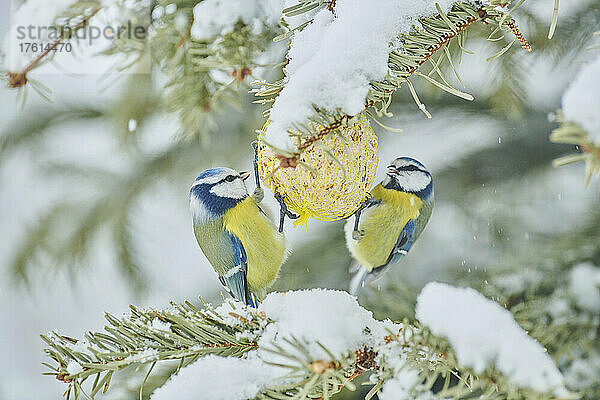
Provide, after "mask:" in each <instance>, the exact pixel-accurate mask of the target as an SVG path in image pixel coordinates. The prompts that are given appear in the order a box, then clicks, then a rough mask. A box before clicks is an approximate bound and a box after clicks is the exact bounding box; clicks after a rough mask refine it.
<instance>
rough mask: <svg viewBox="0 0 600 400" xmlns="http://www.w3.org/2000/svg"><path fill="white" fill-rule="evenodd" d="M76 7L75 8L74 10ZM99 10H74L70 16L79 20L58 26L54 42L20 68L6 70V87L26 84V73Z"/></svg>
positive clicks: (16, 87)
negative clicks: (58, 34) (73, 13)
mask: <svg viewBox="0 0 600 400" xmlns="http://www.w3.org/2000/svg"><path fill="white" fill-rule="evenodd" d="M77 9H78V8H76V10H77ZM100 10H101V8H100V7H96V8H93V9H92V10H91V11H90V12H89V13H88V12H85V11H84V12H83V13H81V12H76V13H75V15H71V18H73V17H80V19H81V21H80V22H78V23H77V24H75V25H74V26H70V25H63V26H61V27H60V28H59V30H60V32H61V36H60V37H59V38H58V39H56V40H55V41H54V42H52V43H50V44H49V45H47V46H46V47H45V48H44V51H43V52H41V53H40V54H39V55H37V56H36V57H35V58H34V59H33V60H32V61H31V62H29V64H27V65H26V66H25V67H24V68H23V69H22V70H20V71H16V72H11V71H9V72H7V73H6V75H7V79H8V82H7V85H8V87H9V88H11V89H18V88H22V87H24V86H25V85H27V83H28V82H29V80H28V78H27V74H29V72H31V71H32V70H34V69H35V68H37V67H39V66H40V65H42V64H43V63H44V62H45V61H46V60H48V59H49V58H51V57H52V55H54V54H55V53H54V52H55V50H56V47H57V46H58V45H59V44H61V43H63V42H64V41H65V40H68V39H70V38H72V37H73V34H75V33H76V32H77V31H79V30H81V29H83V28H85V27H86V26H87V25H88V23H89V21H90V19H92V18H93V17H94V16H95V15H96V14H97V13H98V12H99V11H100ZM82 15H83V16H82ZM63 18H64V17H63Z"/></svg>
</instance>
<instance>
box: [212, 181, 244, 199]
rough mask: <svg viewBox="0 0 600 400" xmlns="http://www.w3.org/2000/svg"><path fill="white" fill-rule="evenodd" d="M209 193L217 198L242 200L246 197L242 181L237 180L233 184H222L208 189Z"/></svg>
mask: <svg viewBox="0 0 600 400" xmlns="http://www.w3.org/2000/svg"><path fill="white" fill-rule="evenodd" d="M210 192H211V193H212V194H215V195H217V196H219V197H227V198H229V199H243V198H244V197H246V196H247V195H248V190H246V185H245V184H244V181H242V180H240V179H237V180H235V181H233V182H223V183H220V184H218V185H214V186H213V187H211V188H210Z"/></svg>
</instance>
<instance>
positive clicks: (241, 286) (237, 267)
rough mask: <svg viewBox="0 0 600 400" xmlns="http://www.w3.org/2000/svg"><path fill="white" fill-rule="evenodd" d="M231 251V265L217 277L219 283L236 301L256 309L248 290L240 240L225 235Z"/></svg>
mask: <svg viewBox="0 0 600 400" xmlns="http://www.w3.org/2000/svg"><path fill="white" fill-rule="evenodd" d="M226 235H227V236H228V237H229V240H230V242H231V248H232V250H233V265H232V266H231V268H229V269H228V270H227V272H226V273H225V274H223V275H221V276H219V280H220V281H221V283H222V284H223V285H224V286H225V287H226V288H227V289H228V290H229V292H230V293H231V295H232V296H233V297H235V298H236V299H237V300H239V301H241V302H243V303H244V304H248V305H250V306H252V307H256V306H257V304H256V297H255V296H254V295H252V294H251V293H250V291H249V290H248V280H247V272H248V270H247V265H248V264H247V261H248V260H247V257H246V250H245V249H244V245H243V244H242V242H241V241H240V239H239V238H238V237H237V236H235V235H234V234H231V233H226Z"/></svg>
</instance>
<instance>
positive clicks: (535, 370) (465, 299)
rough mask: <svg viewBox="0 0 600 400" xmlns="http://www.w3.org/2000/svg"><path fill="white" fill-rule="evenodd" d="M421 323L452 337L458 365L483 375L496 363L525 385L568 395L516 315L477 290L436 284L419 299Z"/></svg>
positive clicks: (553, 369) (544, 353)
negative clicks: (514, 316) (516, 319)
mask: <svg viewBox="0 0 600 400" xmlns="http://www.w3.org/2000/svg"><path fill="white" fill-rule="evenodd" d="M415 313H416V317H417V319H418V320H419V321H420V322H421V323H423V324H424V325H426V326H427V327H429V329H431V331H432V332H433V333H434V334H435V335H439V336H443V337H445V338H447V339H448V341H449V342H450V344H451V345H452V348H453V349H454V351H455V353H456V358H457V360H458V362H459V363H460V364H462V365H466V366H469V367H471V368H473V370H474V371H475V372H476V373H482V372H483V371H484V370H485V369H486V368H487V367H488V366H490V365H494V366H495V367H496V368H497V369H498V370H499V371H500V372H502V373H503V374H504V375H505V376H506V377H508V378H509V379H510V381H511V382H512V383H514V384H516V385H518V386H519V387H528V388H532V389H534V390H537V391H540V392H549V391H553V393H554V394H555V395H557V396H563V395H565V394H566V393H567V391H566V389H565V388H564V378H563V376H562V375H561V373H560V372H559V370H558V369H557V368H556V366H555V364H554V362H553V360H552V358H551V357H550V356H549V355H548V354H547V353H546V352H545V350H544V348H543V347H542V346H541V345H540V344H539V343H538V342H536V341H535V340H534V339H532V338H531V337H529V336H528V335H527V334H526V333H525V331H524V330H523V329H522V328H521V327H520V326H519V325H518V324H517V323H516V322H515V320H514V319H513V316H512V314H511V313H510V312H509V311H508V310H505V309H504V308H502V307H501V306H500V305H499V304H497V303H495V302H493V301H491V300H488V299H487V298H485V297H484V296H483V295H482V294H480V293H479V292H477V291H476V290H474V289H471V288H455V287H453V286H450V285H447V284H443V283H438V282H431V283H429V284H427V285H426V286H425V287H424V288H423V290H422V291H421V293H420V295H419V297H418V298H417V306H416V310H415Z"/></svg>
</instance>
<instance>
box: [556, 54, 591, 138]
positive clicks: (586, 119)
mask: <svg viewBox="0 0 600 400" xmlns="http://www.w3.org/2000/svg"><path fill="white" fill-rule="evenodd" d="M598 110H600V56H598V57H597V58H596V59H595V60H594V61H592V62H590V63H589V64H587V65H585V66H584V67H583V68H582V69H581V71H580V72H579V73H578V74H577V76H576V77H575V80H574V81H573V83H571V85H570V86H569V88H568V89H567V90H566V92H565V94H564V95H563V98H562V111H563V114H564V117H565V119H566V120H567V121H571V122H575V123H577V124H579V125H580V126H581V127H582V128H583V129H584V130H585V131H586V132H587V134H588V137H589V138H590V139H591V140H592V141H593V142H594V143H595V144H597V145H600V112H599V111H598Z"/></svg>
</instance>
